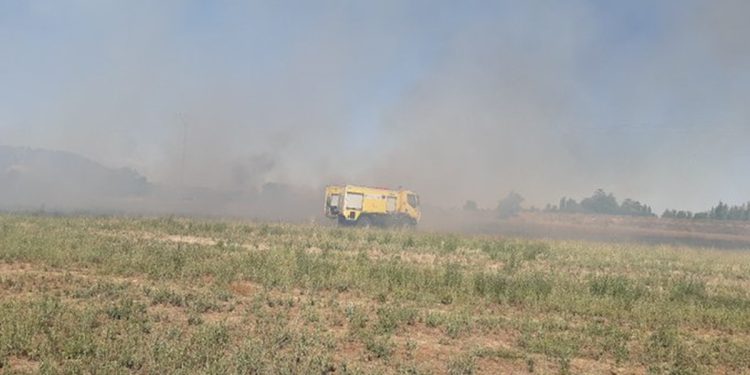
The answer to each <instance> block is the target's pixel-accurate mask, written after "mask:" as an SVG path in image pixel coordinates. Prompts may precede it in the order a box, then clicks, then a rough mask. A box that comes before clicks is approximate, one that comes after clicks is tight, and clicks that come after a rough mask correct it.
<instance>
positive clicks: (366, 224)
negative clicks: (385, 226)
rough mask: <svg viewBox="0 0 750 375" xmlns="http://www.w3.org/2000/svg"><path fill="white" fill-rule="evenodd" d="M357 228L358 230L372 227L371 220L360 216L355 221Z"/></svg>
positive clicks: (365, 216)
mask: <svg viewBox="0 0 750 375" xmlns="http://www.w3.org/2000/svg"><path fill="white" fill-rule="evenodd" d="M357 226H358V227H360V228H370V227H372V219H371V218H370V217H369V216H367V215H362V216H360V217H359V219H357Z"/></svg>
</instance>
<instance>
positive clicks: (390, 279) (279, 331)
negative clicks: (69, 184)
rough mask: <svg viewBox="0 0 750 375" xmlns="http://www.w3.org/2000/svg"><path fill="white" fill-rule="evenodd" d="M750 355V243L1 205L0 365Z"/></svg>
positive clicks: (469, 369) (447, 362)
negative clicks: (58, 211)
mask: <svg viewBox="0 0 750 375" xmlns="http://www.w3.org/2000/svg"><path fill="white" fill-rule="evenodd" d="M36 372H42V373H144V374H146V373H149V374H150V373H217V374H219V373H220V374H223V373H249V374H267V373H289V374H308V373H318V374H320V373H338V374H356V373H385V374H388V373H408V374H421V373H434V374H443V373H450V374H471V373H487V374H500V373H539V374H567V373H570V374H579V373H593V374H610V373H617V374H630V373H659V374H661V373H675V374H702V373H717V374H725V373H729V374H743V373H750V252H743V251H739V250H738V251H727V250H721V251H719V250H710V249H698V248H687V247H667V246H653V245H652V246H648V245H629V244H611V243H610V244H601V243H595V242H569V241H525V240H516V239H503V238H491V237H483V236H458V235H448V234H435V233H422V232H408V231H407V232H389V231H382V230H355V229H338V228H325V227H319V226H304V225H281V224H278V225H271V224H255V223H245V222H230V221H201V220H189V219H174V218H157V219H126V218H92V217H57V218H54V217H34V216H17V215H2V216H0V373H9V374H12V373H36Z"/></svg>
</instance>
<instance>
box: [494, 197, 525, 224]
mask: <svg viewBox="0 0 750 375" xmlns="http://www.w3.org/2000/svg"><path fill="white" fill-rule="evenodd" d="M523 200H524V199H523V197H522V196H521V195H520V194H518V193H516V192H514V191H512V192H510V193H509V194H508V195H507V196H506V197H505V198H503V199H502V200H500V202H498V204H497V209H496V211H497V215H498V217H499V218H501V219H506V218H509V217H513V216H516V215H518V213H519V212H521V203H522V202H523Z"/></svg>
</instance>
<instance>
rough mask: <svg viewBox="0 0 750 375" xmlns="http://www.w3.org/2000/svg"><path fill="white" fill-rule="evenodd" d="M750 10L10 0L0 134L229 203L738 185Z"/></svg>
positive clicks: (0, 65) (724, 193) (453, 198)
mask: <svg viewBox="0 0 750 375" xmlns="http://www.w3.org/2000/svg"><path fill="white" fill-rule="evenodd" d="M747 14H750V6H748V2H746V1H741V0H726V1H712V2H705V1H697V0H695V1H681V2H663V3H659V4H654V3H652V2H626V3H623V4H615V5H604V4H602V3H600V2H593V1H572V2H565V3H564V4H563V3H554V2H514V1H508V2H492V3H485V2H470V3H462V4H461V6H459V5H458V4H455V3H451V2H445V3H436V2H410V3H403V2H375V3H359V4H357V3H348V2H326V3H323V4H322V5H321V4H316V5H313V4H306V3H275V2H274V3H268V2H257V3H254V2H250V3H247V2H240V3H235V2H226V3H225V2H216V3H215V4H214V5H211V6H203V5H198V3H189V2H171V1H165V2H152V1H100V2H99V1H97V2H88V1H73V0H71V1H67V2H59V1H36V2H6V3H4V4H3V5H0V82H3V85H2V87H1V88H0V144H6V145H12V146H31V147H37V148H49V149H55V150H65V151H70V152H75V153H78V154H82V155H84V156H86V157H88V158H91V159H93V160H96V161H99V162H101V163H103V164H105V165H107V166H110V167H114V168H121V167H128V168H133V169H135V170H137V171H138V172H139V173H141V174H143V175H145V176H146V177H147V179H148V181H150V183H152V184H154V185H155V186H159V187H169V188H170V189H176V190H179V191H181V193H180V194H183V195H186V196H189V197H193V196H202V195H200V194H197V193H195V191H196V190H195V189H211V190H212V191H214V192H221V193H215V194H218V195H212V198H211V199H210V200H206V202H207V203H205V205H207V206H211V207H216V206H221V207H226V209H227V210H229V209H230V208H231V209H233V210H234V211H233V212H232V213H241V212H242V210H244V209H247V210H251V209H253V208H257V204H254V205H253V204H250V203H248V204H247V205H246V206H239V207H238V206H237V205H233V204H231V203H224V204H222V203H221V202H222V197H227V196H228V197H229V198H227V199H228V200H227V201H224V202H234V201H235V199H239V198H237V197H241V198H242V199H246V200H247V201H248V202H257V201H258V200H262V199H261V198H259V197H262V196H263V195H262V194H263V191H264V189H266V192H267V193H268V194H273V193H269V192H270V191H277V190H278V189H287V188H289V187H288V186H295V188H293V189H301V190H304V191H305V192H306V193H304V194H302V195H305V196H307V195H309V196H311V197H316V198H317V195H316V194H317V192H318V190H317V189H319V188H320V187H321V186H323V185H325V184H328V183H341V182H353V183H365V184H373V185H388V186H393V187H396V186H405V187H409V188H412V189H414V190H417V191H419V192H420V193H421V194H422V196H423V201H424V202H425V203H428V204H431V205H434V206H460V205H461V204H462V203H463V202H464V201H465V200H467V199H472V200H476V201H477V202H478V203H479V204H480V206H484V207H491V206H494V205H495V204H496V202H497V200H498V199H499V198H501V197H502V196H504V195H506V194H507V193H508V192H509V191H511V190H515V191H517V192H520V193H522V194H523V195H524V196H525V197H526V201H527V202H528V203H529V204H535V205H538V206H543V205H544V204H545V203H548V202H556V201H557V199H558V198H559V197H560V196H563V195H565V196H584V195H586V194H589V193H590V192H591V191H593V190H594V189H595V188H600V187H601V188H605V189H606V190H608V191H614V192H616V194H617V195H618V196H622V197H625V196H630V197H634V198H637V199H639V200H642V201H645V202H648V203H650V204H652V205H653V206H654V207H655V208H657V210H658V209H660V208H665V207H677V208H686V209H693V210H697V209H703V208H705V207H706V206H708V205H710V204H712V203H714V202H715V201H716V200H718V199H724V200H725V201H738V202H739V201H742V200H746V199H747V198H748V196H747V193H746V192H747V191H750V178H748V177H747V173H745V171H746V166H747V164H748V162H750V154H749V153H748V151H747V148H746V147H745V143H746V141H745V140H746V139H747V137H748V136H750V122H749V120H750V116H749V113H748V109H747V108H748V107H747V98H748V95H749V94H750V92H749V91H750V74H749V73H748V72H749V71H750V70H749V69H748V66H750V45H749V44H748V43H747V42H746V40H745V39H746V37H747V35H750V23H748V22H746V20H745V18H746V15H747ZM8 168H11V167H8ZM5 172H8V171H0V175H2V173H5ZM15 173H16V174H14V176H17V175H18V173H20V172H18V171H16V172H15ZM18 178H20V177H18ZM7 181H8V179H6V180H5V182H7ZM2 182H3V181H0V183H2ZM269 184H283V185H269ZM264 186H265V187H264ZM280 186H287V187H283V188H281V187H280ZM157 189H158V188H157ZM191 189H192V190H191ZM185 191H189V192H188V193H185ZM37 195H38V196H39V197H44V195H45V194H44V192H41V191H39V192H37ZM166 195H169V194H166ZM247 197H250V198H247ZM189 199H190V198H189ZM40 200H44V199H40ZM317 203H318V202H317V201H316V202H315V204H317ZM81 205H84V206H85V201H84V202H81ZM177 206H179V204H178V203H174V205H173V206H170V207H169V208H170V209H172V208H174V207H177ZM310 207H313V208H312V209H317V206H315V205H314V204H311V205H310ZM264 209H268V210H269V211H273V209H272V208H264Z"/></svg>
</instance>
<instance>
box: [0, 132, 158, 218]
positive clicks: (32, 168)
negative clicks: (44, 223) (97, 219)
mask: <svg viewBox="0 0 750 375" xmlns="http://www.w3.org/2000/svg"><path fill="white" fill-rule="evenodd" d="M151 188H152V186H151V184H150V183H149V182H148V181H147V180H146V178H145V177H143V176H141V175H140V174H138V172H136V171H134V170H132V169H128V168H119V169H115V168H109V167H106V166H103V165H101V164H99V163H97V162H95V161H92V160H90V159H88V158H85V157H83V156H80V155H77V154H74V153H70V152H63V151H51V150H44V149H32V148H22V147H11V146H0V207H2V208H5V209H29V208H32V209H33V208H39V207H42V206H46V207H50V208H80V207H96V206H102V205H104V206H107V205H110V206H111V205H112V202H113V201H115V200H122V199H124V198H128V197H134V196H142V195H144V194H147V193H148V192H149V191H150V189H151Z"/></svg>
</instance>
